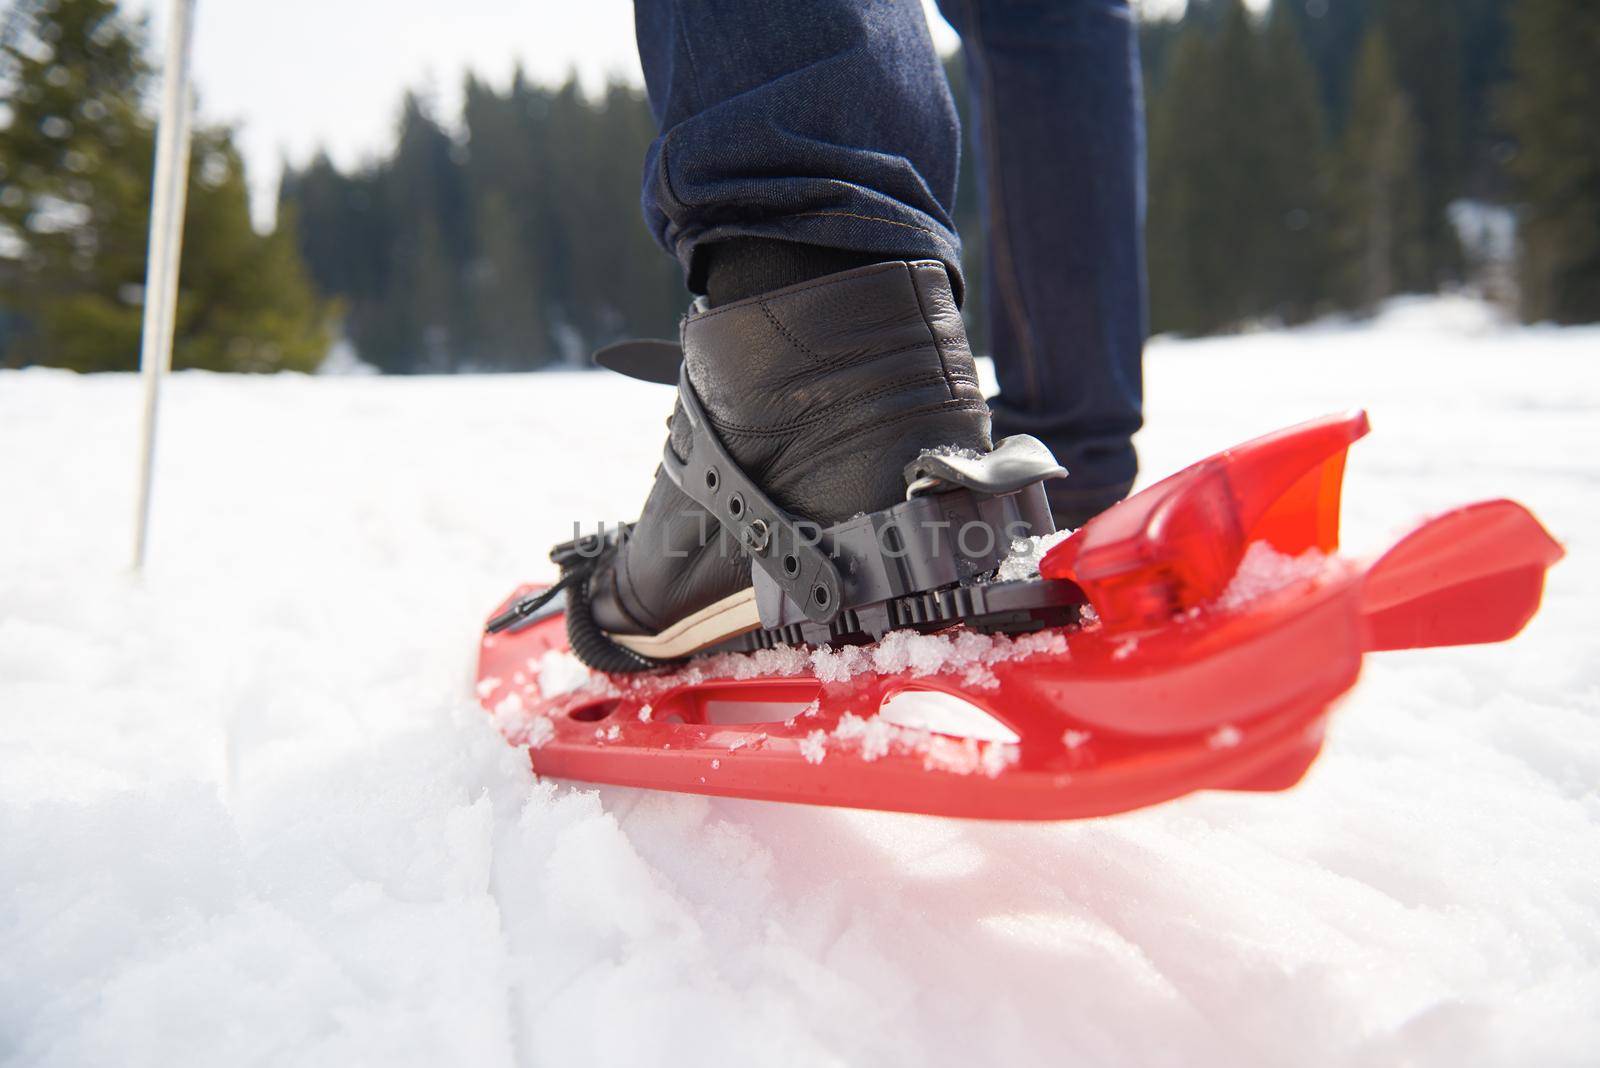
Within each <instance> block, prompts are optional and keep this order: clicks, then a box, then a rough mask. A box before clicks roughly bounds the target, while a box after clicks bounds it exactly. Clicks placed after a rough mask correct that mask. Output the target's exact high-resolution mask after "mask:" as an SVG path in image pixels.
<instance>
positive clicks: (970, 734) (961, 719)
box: [878, 690, 1020, 742]
mask: <svg viewBox="0 0 1600 1068" xmlns="http://www.w3.org/2000/svg"><path fill="white" fill-rule="evenodd" d="M878 715H879V717H881V718H882V719H884V720H886V721H887V722H889V723H892V724H894V725H895V726H896V727H910V728H913V729H916V730H925V731H932V732H933V733H935V734H944V735H949V736H951V737H955V738H973V739H975V740H977V741H980V742H1017V741H1019V740H1020V739H1019V738H1018V737H1017V732H1016V731H1014V730H1012V729H1011V728H1010V727H1008V726H1006V725H1005V724H1004V723H1002V722H1000V721H999V720H998V719H996V718H995V717H993V716H991V715H990V714H989V713H987V712H985V711H984V710H983V709H981V708H979V707H978V706H977V705H975V704H973V703H972V702H971V701H968V700H966V699H964V698H961V697H957V696H956V695H955V694H951V693H945V692H944V691H943V690H900V691H899V692H897V693H894V694H891V695H890V696H889V697H888V698H886V699H885V700H884V702H883V703H882V704H881V705H879V706H878Z"/></svg>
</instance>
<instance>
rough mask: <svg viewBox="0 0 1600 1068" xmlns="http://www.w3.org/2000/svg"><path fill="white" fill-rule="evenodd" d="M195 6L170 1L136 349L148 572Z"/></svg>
mask: <svg viewBox="0 0 1600 1068" xmlns="http://www.w3.org/2000/svg"><path fill="white" fill-rule="evenodd" d="M195 2H196V0H172V6H171V10H170V12H169V18H168V22H167V42H166V57H165V62H164V63H163V74H162V87H161V124H160V127H159V128H158V130H157V133H156V159H155V175H154V177H153V179H152V182H151V199H150V248H149V254H148V256H147V258H146V260H145V279H144V327H143V333H142V336H141V338H140V344H139V377H140V379H141V381H142V382H143V385H144V422H143V429H142V435H143V436H142V439H141V444H140V449H139V503H138V515H137V518H136V519H135V527H134V540H133V569H134V571H135V572H139V571H141V570H142V569H143V568H144V557H145V542H146V539H147V535H148V532H149V527H150V491H151V484H152V482H153V480H154V476H155V446H156V412H157V407H158V404H159V401H160V395H161V378H162V376H163V375H164V374H166V373H167V372H168V371H170V370H172V333H173V326H174V323H175V321H176V318H177V312H178V261H179V259H180V257H181V256H182V254H183V212H184V203H185V200H186V198H187V194H188V184H189V118H190V106H191V105H190V94H189V81H190V51H191V44H192V42H193V32H192V31H193V26H194V8H195Z"/></svg>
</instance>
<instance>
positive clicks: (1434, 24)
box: [1379, 0, 1466, 290]
mask: <svg viewBox="0 0 1600 1068" xmlns="http://www.w3.org/2000/svg"><path fill="white" fill-rule="evenodd" d="M1462 18H1463V14H1462V8H1461V6H1460V4H1459V2H1458V0H1450V2H1449V3H1441V2H1440V0H1384V3H1383V5H1382V7H1381V8H1380V9H1379V23H1380V25H1382V27H1383V31H1384V35H1385V37H1386V38H1387V39H1388V42H1389V47H1390V49H1391V50H1392V52H1393V54H1394V60H1395V62H1394V69H1395V76H1396V78H1397V80H1398V81H1399V83H1400V87H1401V88H1402V89H1403V90H1404V91H1405V93H1406V96H1407V98H1408V99H1409V100H1410V101H1411V104H1412V106H1413V107H1414V108H1415V109H1416V113H1417V120H1418V131H1419V134H1420V137H1419V139H1418V162H1419V166H1420V169H1421V175H1422V184H1421V191H1422V249H1423V258H1424V259H1423V262H1424V268H1425V270H1426V272H1427V280H1426V286H1425V288H1427V289H1430V290H1431V289H1435V288H1437V287H1438V286H1439V285H1440V284H1442V283H1446V282H1451V281H1454V280H1456V279H1459V278H1460V277H1461V274H1462V257H1461V248H1460V245H1459V243H1458V242H1457V240H1456V235H1455V229H1454V227H1453V225H1452V224H1451V222H1450V218H1449V213H1448V210H1447V209H1448V208H1449V206H1450V202H1451V201H1453V200H1455V199H1456V198H1457V197H1458V196H1460V195H1461V192H1462V182H1463V178H1464V175H1465V171H1466V134H1465V129H1466V127H1465V125H1464V123H1463V116H1462V113H1461V107H1462V99H1463V84H1464V80H1463V77H1462V66H1461V64H1462Z"/></svg>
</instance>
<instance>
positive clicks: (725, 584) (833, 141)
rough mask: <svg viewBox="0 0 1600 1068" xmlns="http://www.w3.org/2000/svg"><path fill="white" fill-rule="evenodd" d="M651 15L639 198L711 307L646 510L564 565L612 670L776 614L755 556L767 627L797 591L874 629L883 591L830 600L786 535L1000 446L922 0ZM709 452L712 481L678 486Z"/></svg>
mask: <svg viewBox="0 0 1600 1068" xmlns="http://www.w3.org/2000/svg"><path fill="white" fill-rule="evenodd" d="M635 12H636V16H637V21H638V29H639V45H640V52H641V55H642V57H643V60H644V69H645V75H646V80H647V82H648V84H649V90H650V95H651V101H652V104H653V106H654V108H655V111H656V116H657V119H658V120H659V122H660V124H661V136H660V138H659V139H658V140H657V141H656V142H655V144H654V146H653V147H652V149H651V152H650V158H649V161H648V163H647V165H646V173H645V189H644V205H645V213H646V216H647V218H648V220H649V222H650V225H651V226H652V228H653V229H654V231H655V233H656V236H657V237H658V238H659V239H660V241H661V243H662V244H663V245H665V246H666V247H667V248H668V249H670V250H671V251H672V252H674V253H675V254H676V255H677V256H678V258H679V260H680V261H681V262H682V264H683V266H684V269H685V272H686V274H687V277H688V280H689V284H690V287H691V289H693V290H694V291H696V292H703V293H705V294H706V295H707V298H708V299H706V300H700V301H696V302H695V304H694V306H693V307H691V309H690V311H689V313H688V314H687V315H686V316H684V318H683V321H682V324H681V326H680V329H679V336H680V340H681V351H682V364H681V373H682V374H683V376H684V378H685V381H684V382H683V383H682V384H681V388H680V404H679V408H678V410H677V412H676V413H675V414H674V416H673V418H672V422H671V431H670V439H669V442H668V450H669V451H670V453H671V460H670V461H669V460H667V459H666V458H665V457H664V462H663V465H662V466H661V467H660V468H658V470H657V476H656V483H655V486H654V487H653V489H652V490H651V493H650V496H649V498H648V499H647V500H646V502H645V505H644V508H643V510H642V512H641V514H640V518H639V520H638V522H637V523H634V524H633V525H632V526H631V527H630V528H629V529H628V531H627V533H626V534H618V535H616V536H615V537H614V538H613V539H612V540H611V541H610V542H609V543H608V544H607V545H606V546H605V547H604V548H603V549H602V550H601V551H599V552H598V553H597V554H596V555H594V556H593V557H591V558H588V559H582V560H571V561H569V563H568V564H563V584H564V585H563V588H564V589H565V590H566V591H567V592H568V600H567V606H566V609H567V627H568V634H569V636H570V637H571V638H572V647H573V649H574V651H575V652H576V653H577V655H578V656H579V657H581V658H583V659H584V660H585V662H586V663H589V664H590V665H591V666H594V667H597V668H600V669H602V670H606V671H625V670H641V669H645V668H648V667H650V666H652V665H654V664H657V663H660V662H662V661H664V660H671V659H674V658H677V657H680V656H686V655H692V654H694V653H696V652H699V651H702V650H704V649H707V648H711V647H714V646H715V645H716V644H717V643H719V642H722V641H724V640H726V639H727V638H729V637H731V636H733V635H736V634H741V633H744V632H746V631H749V630H753V629H755V628H757V627H758V626H760V625H761V622H762V612H761V607H760V604H759V603H758V600H757V597H756V592H755V586H754V574H755V572H754V571H753V568H762V569H763V573H764V574H765V575H766V576H767V577H768V578H770V579H771V580H772V582H773V583H774V584H776V587H777V588H778V589H781V590H782V591H783V592H782V594H781V596H782V597H783V598H784V599H785V600H784V601H783V603H784V604H785V605H788V606H789V607H788V608H785V609H784V610H783V611H782V612H779V613H778V614H776V615H775V614H774V612H773V609H774V608H775V605H774V603H773V602H772V601H771V600H770V599H769V601H768V602H767V607H768V612H767V616H768V624H769V625H774V624H775V621H778V620H782V621H784V622H783V625H786V626H787V625H789V624H792V623H793V621H794V620H795V619H797V618H800V617H798V616H795V615H794V612H798V611H802V608H801V607H800V606H802V605H808V606H810V607H809V609H804V611H807V612H809V613H811V614H819V613H820V614H821V615H823V616H825V617H826V619H827V620H828V621H830V623H831V622H835V621H836V622H838V623H839V625H840V626H845V627H851V626H859V625H861V624H860V621H859V619H855V617H854V616H853V613H854V610H855V609H856V608H858V607H860V608H866V607H868V602H867V601H864V600H851V599H850V598H851V597H853V596H854V595H853V594H850V593H849V592H848V591H847V589H846V588H845V587H843V586H841V587H840V588H839V589H838V590H837V591H836V592H834V593H830V592H829V590H828V587H827V586H826V585H825V584H824V583H823V582H822V580H821V578H819V577H817V576H821V575H822V571H820V570H816V569H813V570H812V571H805V570H804V569H803V565H802V564H801V557H802V556H803V555H804V554H803V553H802V554H800V555H787V556H780V555H779V553H778V552H777V551H776V549H775V547H774V545H773V544H769V542H768V538H769V535H770V536H772V537H774V538H776V537H779V536H780V535H779V534H775V533H774V531H777V532H780V533H781V531H783V530H785V529H792V528H789V527H788V523H789V521H790V518H793V519H795V520H798V521H800V522H804V523H809V524H814V525H815V526H816V527H817V528H826V527H829V526H832V525H836V524H839V523H843V522H845V521H847V520H849V519H850V518H851V517H853V516H856V515H864V514H870V513H874V512H880V511H883V510H885V509H888V508H890V507H893V506H895V505H898V504H901V503H903V502H904V501H905V500H906V496H907V492H908V484H909V483H914V482H916V481H917V480H918V478H919V477H920V476H915V475H908V473H907V472H908V471H911V470H913V469H914V468H913V465H914V464H915V463H916V462H917V461H918V459H919V458H920V457H921V456H922V455H923V454H924V453H925V452H928V451H930V450H934V449H944V450H952V449H953V450H955V451H956V452H957V453H958V454H961V455H966V456H972V455H975V454H981V453H984V452H987V451H988V450H989V449H990V447H991V441H990V438H989V409H988V407H987V405H986V404H985V403H984V399H983V394H982V392H981V391H980V390H979V387H978V378H977V372H976V368H975V367H974V365H973V362H972V354H971V352H970V351H969V349H968V347H967V339H966V332H965V330H964V329H963V327H962V323H961V316H960V312H959V310H958V298H957V288H956V287H958V286H959V281H960V263H959V257H960V250H959V245H958V243H957V240H956V236H955V233H954V231H953V229H952V227H951V224H950V204H951V198H952V196H953V195H954V189H955V170H956V165H957V155H958V148H959V143H960V142H959V132H958V130H957V127H956V120H955V109H954V105H953V103H952V101H951V99H950V90H949V86H948V85H946V83H945V80H944V76H943V72H942V70H941V68H940V65H939V61H938V57H937V56H936V55H935V53H934V50H933V44H932V41H931V40H930V39H929V37H928V29H927V22H926V19H925V17H924V15H923V12H922V8H921V6H920V5H919V4H918V3H917V0H892V2H890V0H763V2H761V3H756V2H753V0H638V2H637V3H636V5H635ZM652 351H654V352H656V353H657V354H658V357H657V358H660V357H659V354H660V352H661V351H662V348H661V346H660V345H659V344H658V345H656V346H653V347H652ZM667 353H668V355H667V356H666V357H665V358H664V363H666V364H670V363H671V361H672V360H674V359H675V358H676V354H674V353H671V351H670V349H668V350H667ZM659 370H660V374H659V375H657V376H656V377H658V378H659V377H664V376H667V375H673V374H678V373H680V368H679V367H678V366H663V368H661V369H659ZM697 409H698V410H700V411H702V412H703V413H704V418H703V421H702V420H701V418H700V416H698V415H691V414H690V413H693V412H694V411H695V410H697ZM706 435H710V436H711V437H710V438H708V437H707V436H706ZM712 440H714V441H715V442H716V444H712V443H711V441H712ZM706 449H711V450H713V452H712V453H711V455H712V456H713V457H714V458H716V466H714V467H712V468H708V469H707V470H706V471H705V472H704V476H703V481H702V480H695V479H691V480H690V483H689V484H687V485H686V484H683V483H680V482H678V481H675V476H676V478H683V477H685V476H684V475H683V473H682V471H681V470H680V463H681V464H682V465H684V466H687V464H688V463H689V461H690V458H691V457H692V456H693V454H694V453H695V452H696V450H700V451H699V455H700V456H701V457H704V456H706V455H707V454H706V452H705V451H704V450H706ZM719 449H721V450H725V453H723V452H717V451H715V450H719ZM696 462H698V461H696ZM743 480H748V481H747V482H746V483H745V490H744V491H740V490H738V489H736V488H729V487H736V486H737V485H739V483H740V482H741V481H743ZM746 493H748V494H749V496H748V498H747V496H746ZM763 501H765V502H768V503H763ZM763 512H765V518H763ZM741 546H744V547H747V548H748V552H747V551H746V549H745V548H741ZM561 555H563V556H565V555H566V554H565V553H564V552H563V553H562V554H561ZM791 565H792V567H793V570H791ZM780 567H781V571H777V572H776V573H775V569H778V568H780ZM813 583H815V584H813ZM862 590H863V587H859V586H858V587H856V592H857V593H861V592H862ZM925 592H928V591H925V590H921V589H919V590H915V591H914V593H915V594H917V595H920V594H922V593H925ZM863 596H864V594H863ZM919 604H920V602H919ZM842 609H849V610H850V612H851V613H852V616H851V617H850V618H849V619H847V618H846V617H844V616H842V615H840V612H841V610H842ZM917 610H918V611H921V609H920V608H919V609H917ZM885 611H887V610H886V609H885ZM830 613H831V614H830ZM872 618H878V617H876V616H873V617H872ZM884 618H887V617H884ZM919 618H920V617H919ZM850 619H855V622H851V621H850ZM840 633H845V632H840ZM791 638H792V634H791V637H786V638H784V640H786V641H787V640H791Z"/></svg>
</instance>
